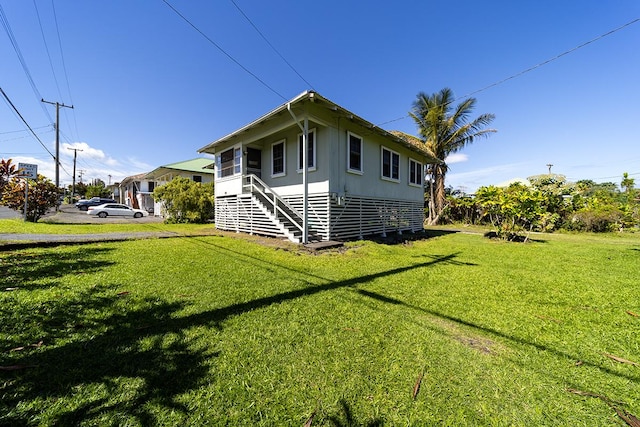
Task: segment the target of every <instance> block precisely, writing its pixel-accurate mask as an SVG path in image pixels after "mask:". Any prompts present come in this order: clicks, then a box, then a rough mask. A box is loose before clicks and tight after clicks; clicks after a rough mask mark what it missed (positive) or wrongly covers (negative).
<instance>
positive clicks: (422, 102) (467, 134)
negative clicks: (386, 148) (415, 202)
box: [409, 88, 496, 224]
mask: <svg viewBox="0 0 640 427" xmlns="http://www.w3.org/2000/svg"><path fill="white" fill-rule="evenodd" d="M454 101H455V98H454V96H453V92H452V91H451V89H449V88H444V89H442V90H441V91H440V92H438V93H434V94H431V95H427V94H425V93H424V92H420V93H418V95H417V98H416V100H415V101H414V103H413V109H412V111H411V112H410V113H409V115H410V116H411V117H412V118H413V120H414V121H415V122H416V125H417V126H418V134H419V135H420V139H421V141H422V142H423V143H424V144H425V149H426V151H427V152H428V153H429V154H430V155H431V156H433V157H435V158H437V159H440V160H442V162H441V163H439V164H434V165H430V166H429V173H430V175H431V180H432V192H433V197H431V198H430V199H431V202H430V205H431V206H430V209H429V223H430V224H436V223H437V222H438V219H439V216H440V214H441V213H442V210H443V208H444V202H445V177H446V174H447V172H448V171H449V166H448V165H447V164H446V163H445V160H446V157H447V156H448V155H450V154H453V153H456V152H457V151H459V150H461V149H462V148H464V147H465V146H467V145H469V144H471V143H473V142H474V141H475V140H476V139H477V138H479V137H487V136H489V134H490V133H493V132H496V130H495V129H486V127H487V126H488V125H489V124H490V123H491V122H492V121H493V119H494V118H495V116H494V115H493V114H481V115H480V116H478V117H477V118H476V119H474V120H472V121H469V120H468V119H469V116H470V114H471V112H472V111H473V109H474V107H475V105H476V99H475V98H468V99H466V100H464V101H462V102H461V103H460V104H458V105H457V106H456V107H455V108H454V107H453V102H454Z"/></svg>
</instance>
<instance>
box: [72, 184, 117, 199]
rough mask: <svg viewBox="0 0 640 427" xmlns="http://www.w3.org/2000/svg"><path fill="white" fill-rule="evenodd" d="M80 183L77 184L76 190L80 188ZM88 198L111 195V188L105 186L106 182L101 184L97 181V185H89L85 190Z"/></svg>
mask: <svg viewBox="0 0 640 427" xmlns="http://www.w3.org/2000/svg"><path fill="white" fill-rule="evenodd" d="M77 187H78V185H77V184H76V191H77V190H78V188H77ZM84 194H85V196H86V197H87V199H90V198H92V197H111V192H110V191H109V189H107V188H105V186H104V183H102V185H100V183H97V184H96V185H87V186H86V188H85V192H84Z"/></svg>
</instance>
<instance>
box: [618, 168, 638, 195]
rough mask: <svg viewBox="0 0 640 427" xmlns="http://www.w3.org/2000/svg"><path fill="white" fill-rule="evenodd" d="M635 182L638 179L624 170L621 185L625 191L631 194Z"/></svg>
mask: <svg viewBox="0 0 640 427" xmlns="http://www.w3.org/2000/svg"><path fill="white" fill-rule="evenodd" d="M635 183H636V180H635V179H633V178H629V174H628V173H627V172H624V173H623V174H622V182H621V183H620V187H622V188H623V189H624V192H625V193H627V194H629V193H630V192H631V191H632V190H633V187H634V185H635Z"/></svg>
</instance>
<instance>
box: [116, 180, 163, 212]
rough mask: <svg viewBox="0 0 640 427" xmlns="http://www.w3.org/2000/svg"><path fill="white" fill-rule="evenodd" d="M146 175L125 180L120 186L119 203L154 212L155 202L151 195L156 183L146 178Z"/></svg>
mask: <svg viewBox="0 0 640 427" xmlns="http://www.w3.org/2000/svg"><path fill="white" fill-rule="evenodd" d="M146 175H147V174H146V173H139V174H137V175H132V176H128V177H126V178H124V179H123V180H122V181H121V182H120V186H119V189H120V191H119V193H120V194H119V202H120V203H124V204H125V205H127V206H131V207H132V208H135V209H144V210H145V211H147V212H149V213H153V212H154V206H153V205H154V202H153V197H152V196H151V194H152V193H153V189H154V188H155V182H154V181H153V180H149V179H147V178H146Z"/></svg>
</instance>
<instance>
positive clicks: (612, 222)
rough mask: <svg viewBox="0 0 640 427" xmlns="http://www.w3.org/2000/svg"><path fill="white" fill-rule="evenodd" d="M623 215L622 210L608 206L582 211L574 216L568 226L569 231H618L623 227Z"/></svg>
mask: <svg viewBox="0 0 640 427" xmlns="http://www.w3.org/2000/svg"><path fill="white" fill-rule="evenodd" d="M622 220H623V213H622V211H620V209H618V208H615V207H612V206H606V207H602V208H598V209H589V208H587V209H581V210H579V211H577V212H575V213H574V214H573V216H572V217H571V221H570V222H569V223H568V224H567V228H568V229H569V230H574V231H590V232H593V233H605V232H609V231H618V230H620V228H621V227H622Z"/></svg>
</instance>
